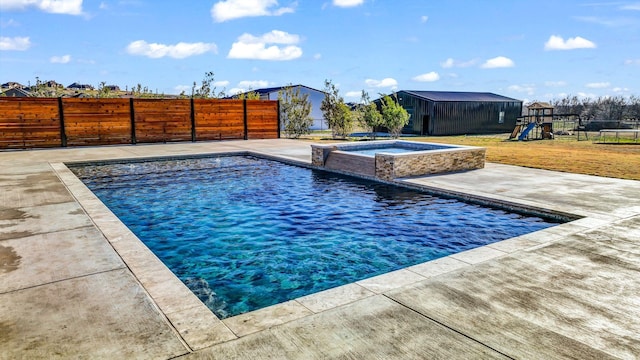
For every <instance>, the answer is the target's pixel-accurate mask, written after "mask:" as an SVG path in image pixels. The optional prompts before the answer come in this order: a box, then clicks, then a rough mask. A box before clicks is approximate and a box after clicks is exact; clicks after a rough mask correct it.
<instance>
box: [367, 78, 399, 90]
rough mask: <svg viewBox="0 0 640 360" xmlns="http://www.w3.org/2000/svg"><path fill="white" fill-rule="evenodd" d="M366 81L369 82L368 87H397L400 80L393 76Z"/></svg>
mask: <svg viewBox="0 0 640 360" xmlns="http://www.w3.org/2000/svg"><path fill="white" fill-rule="evenodd" d="M364 83H365V84H367V86H368V87H374V88H391V89H395V88H396V87H398V82H397V81H396V79H393V78H384V79H382V80H374V79H367V80H365V81H364Z"/></svg>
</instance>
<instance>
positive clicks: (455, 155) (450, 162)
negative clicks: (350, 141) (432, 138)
mask: <svg viewBox="0 0 640 360" xmlns="http://www.w3.org/2000/svg"><path fill="white" fill-rule="evenodd" d="M485 153H486V150H485V149H484V148H474V149H466V150H459V149H458V150H456V151H447V150H444V151H437V152H433V153H430V154H420V155H419V156H416V155H411V156H398V155H395V156H394V155H384V154H376V177H378V178H380V179H382V180H393V179H394V178H401V177H408V176H418V175H427V174H437V173H445V172H453V171H462V170H473V169H482V168H483V167H484V161H485Z"/></svg>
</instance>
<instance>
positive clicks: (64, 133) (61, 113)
mask: <svg viewBox="0 0 640 360" xmlns="http://www.w3.org/2000/svg"><path fill="white" fill-rule="evenodd" d="M58 117H60V146H62V147H67V131H66V129H65V127H64V107H63V106H62V96H60V97H58Z"/></svg>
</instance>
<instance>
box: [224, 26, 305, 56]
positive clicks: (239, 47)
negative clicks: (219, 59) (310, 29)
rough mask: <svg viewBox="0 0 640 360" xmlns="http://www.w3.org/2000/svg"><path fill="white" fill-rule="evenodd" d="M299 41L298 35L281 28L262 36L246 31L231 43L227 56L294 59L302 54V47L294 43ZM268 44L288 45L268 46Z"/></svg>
mask: <svg viewBox="0 0 640 360" xmlns="http://www.w3.org/2000/svg"><path fill="white" fill-rule="evenodd" d="M298 42H300V37H299V36H298V35H294V34H289V33H287V32H284V31H280V30H272V31H271V32H268V33H266V34H263V35H262V36H253V35H251V34H246V33H245V34H242V35H241V36H240V37H239V38H238V41H236V42H234V43H233V44H232V45H231V50H229V54H228V55H227V57H228V58H229V59H255V60H279V61H284V60H293V59H297V58H299V57H300V56H302V49H301V48H299V47H298V46H295V45H294V44H297V43H298ZM268 44H283V45H288V46H284V47H280V46H277V45H271V46H267V45H268Z"/></svg>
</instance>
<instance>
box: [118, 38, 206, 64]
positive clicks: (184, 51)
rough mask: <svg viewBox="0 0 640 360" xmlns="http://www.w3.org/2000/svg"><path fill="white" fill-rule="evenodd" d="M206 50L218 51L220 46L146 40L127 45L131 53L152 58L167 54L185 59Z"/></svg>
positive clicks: (128, 51)
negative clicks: (160, 42) (149, 41)
mask: <svg viewBox="0 0 640 360" xmlns="http://www.w3.org/2000/svg"><path fill="white" fill-rule="evenodd" d="M206 52H212V53H217V52H218V47H217V46H216V44H214V43H202V42H197V43H185V42H179V43H177V44H175V45H166V44H158V43H148V42H146V41H144V40H137V41H134V42H132V43H130V44H129V45H128V46H127V53H129V54H131V55H141V56H146V57H149V58H152V59H158V58H162V57H165V56H168V57H172V58H174V59H184V58H187V57H189V56H193V55H200V54H204V53H206Z"/></svg>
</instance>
